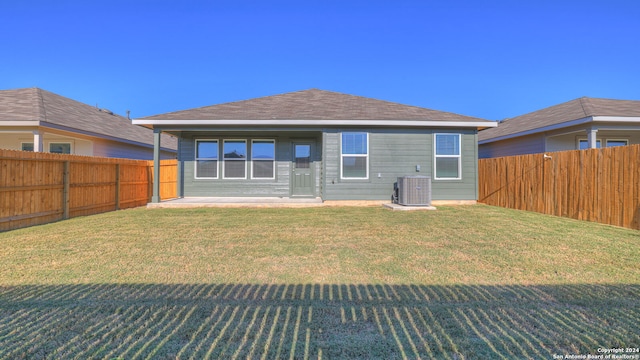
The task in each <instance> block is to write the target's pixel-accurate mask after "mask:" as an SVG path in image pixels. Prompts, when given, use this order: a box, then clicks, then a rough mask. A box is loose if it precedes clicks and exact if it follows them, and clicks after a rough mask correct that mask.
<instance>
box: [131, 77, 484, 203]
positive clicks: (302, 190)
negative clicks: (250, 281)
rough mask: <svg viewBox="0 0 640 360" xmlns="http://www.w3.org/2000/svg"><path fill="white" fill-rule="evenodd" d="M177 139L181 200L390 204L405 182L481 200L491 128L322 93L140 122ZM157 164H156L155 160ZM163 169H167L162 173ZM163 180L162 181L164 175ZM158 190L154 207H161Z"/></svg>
mask: <svg viewBox="0 0 640 360" xmlns="http://www.w3.org/2000/svg"><path fill="white" fill-rule="evenodd" d="M133 123H134V124H137V125H142V126H146V127H149V128H152V129H153V130H154V132H155V134H156V136H155V139H156V144H155V146H156V149H160V147H161V145H162V144H160V135H161V133H169V134H171V135H174V136H176V137H177V138H178V140H179V145H178V164H179V170H178V172H179V175H178V177H179V178H178V194H179V196H181V197H283V198H295V197H310V198H321V199H322V200H323V201H326V200H389V199H390V197H391V194H392V192H393V184H394V182H396V181H397V178H398V177H399V176H405V175H425V176H430V177H431V179H432V199H433V200H434V201H438V200H456V201H475V200H476V199H477V161H478V146H477V133H478V130H480V129H484V128H488V127H494V126H496V123H495V122H492V121H487V120H484V119H479V118H473V117H468V116H463V115H457V114H453V113H448V112H442V111H435V110H430V109H425V108H420V107H415V106H408V105H402V104H398V103H392V102H387V101H381V100H376V99H370V98H365V97H360V96H353V95H347V94H341V93H336V92H330V91H323V90H317V89H311V90H305V91H298V92H292V93H286V94H280V95H274V96H267V97H262V98H257V99H250V100H245V101H238V102H232V103H225V104H219V105H213V106H207V107H201V108H196V109H190V110H184V111H177V112H172V113H167V114H160V115H155V116H149V117H145V118H141V119H135V120H133ZM157 159H158V158H157V157H156V161H158V160H157ZM155 168H156V169H159V166H156V167H155ZM158 175H159V174H158ZM158 193H159V191H158V186H155V187H154V196H153V200H152V201H154V202H158V201H159V200H160V199H159V197H158Z"/></svg>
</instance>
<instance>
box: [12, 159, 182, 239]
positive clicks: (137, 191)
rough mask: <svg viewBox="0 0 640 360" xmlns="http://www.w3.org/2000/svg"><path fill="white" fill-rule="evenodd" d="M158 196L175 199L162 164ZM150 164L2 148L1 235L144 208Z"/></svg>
mask: <svg viewBox="0 0 640 360" xmlns="http://www.w3.org/2000/svg"><path fill="white" fill-rule="evenodd" d="M160 166H161V167H162V168H161V170H160V174H161V179H160V180H161V182H160V197H161V198H162V199H169V198H174V197H176V179H177V176H176V174H177V172H176V169H177V162H176V160H162V161H161V164H160ZM152 184H153V161H147V160H128V159H112V158H98V157H87V156H77V155H61V154H50V153H35V152H26V151H12V150H0V231H3V230H11V229H17V228H21V227H26V226H31V225H37V224H44V223H48V222H53V221H58V220H62V219H69V218H72V217H76V216H83V215H91V214H97V213H102V212H107V211H114V210H118V209H126V208H131V207H137V206H142V205H145V204H147V203H148V202H149V201H150V199H151V195H152Z"/></svg>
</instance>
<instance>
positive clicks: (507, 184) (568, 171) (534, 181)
mask: <svg viewBox="0 0 640 360" xmlns="http://www.w3.org/2000/svg"><path fill="white" fill-rule="evenodd" d="M478 167H479V168H478V183H479V196H478V197H479V201H480V202H482V203H485V204H488V205H496V206H502V207H506V208H511V209H520V210H528V211H535V212H539V213H544V214H550V215H557V216H564V217H569V218H573V219H578V220H588V221H595V222H599V223H603V224H610V225H616V226H623V227H627V228H632V229H640V145H631V146H621V147H611V148H604V149H589V150H575V151H562V152H553V153H547V156H545V154H534V155H521V156H509V157H502V158H494V159H481V160H480V161H479V166H478Z"/></svg>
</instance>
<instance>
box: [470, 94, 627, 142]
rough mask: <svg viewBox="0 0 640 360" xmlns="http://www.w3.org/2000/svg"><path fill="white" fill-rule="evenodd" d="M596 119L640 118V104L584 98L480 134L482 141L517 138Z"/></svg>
mask: <svg viewBox="0 0 640 360" xmlns="http://www.w3.org/2000/svg"><path fill="white" fill-rule="evenodd" d="M593 116H620V117H637V116H640V101H638V100H611V99H600V98H589V97H582V98H579V99H575V100H571V101H568V102H565V103H562V104H558V105H554V106H551V107H548V108H544V109H542V110H538V111H534V112H531V113H528V114H525V115H520V116H516V117H514V118H511V119H507V120H505V121H503V122H501V123H500V125H499V126H498V127H497V128H491V129H487V130H483V131H480V132H479V133H478V140H479V141H487V140H491V139H495V138H500V137H503V136H510V135H514V136H516V134H518V133H521V132H530V131H533V130H535V129H541V128H545V127H548V126H552V125H559V124H562V123H566V122H569V121H573V120H579V119H584V118H589V117H593Z"/></svg>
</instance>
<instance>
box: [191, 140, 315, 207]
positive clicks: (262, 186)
mask: <svg viewBox="0 0 640 360" xmlns="http://www.w3.org/2000/svg"><path fill="white" fill-rule="evenodd" d="M319 137H320V134H319V133H304V134H298V133H292V134H286V133H284V134H282V133H279V134H276V133H272V134H270V133H264V132H260V133H257V132H244V133H226V132H225V133H213V132H197V133H183V134H182V142H181V156H180V161H181V163H182V165H183V177H182V184H183V185H182V189H183V193H182V194H181V196H185V197H220V196H222V197H226V196H229V197H289V196H290V181H291V176H290V175H291V158H292V153H291V151H292V141H295V140H298V139H312V140H313V141H315V142H316V149H320V146H319V143H318V141H319V140H318V139H319ZM199 139H212V140H218V141H220V143H222V141H223V140H224V139H242V140H247V148H248V152H250V147H251V140H252V139H274V140H275V144H276V165H275V168H276V170H275V171H276V174H275V175H276V176H275V179H251V178H250V177H251V169H250V167H251V165H250V161H247V162H246V166H247V168H246V174H247V178H246V179H223V178H222V168H221V166H222V164H219V167H218V175H219V178H218V179H196V178H195V142H196V140H199ZM219 156H220V160H222V154H219ZM249 157H250V154H249ZM320 159H321V154H320V153H319V151H316V154H315V157H314V163H313V166H315V167H316V174H317V175H316V177H317V178H316V194H319V193H320V179H319V174H320V169H321V166H322V164H321V161H320ZM220 163H221V161H220Z"/></svg>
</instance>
